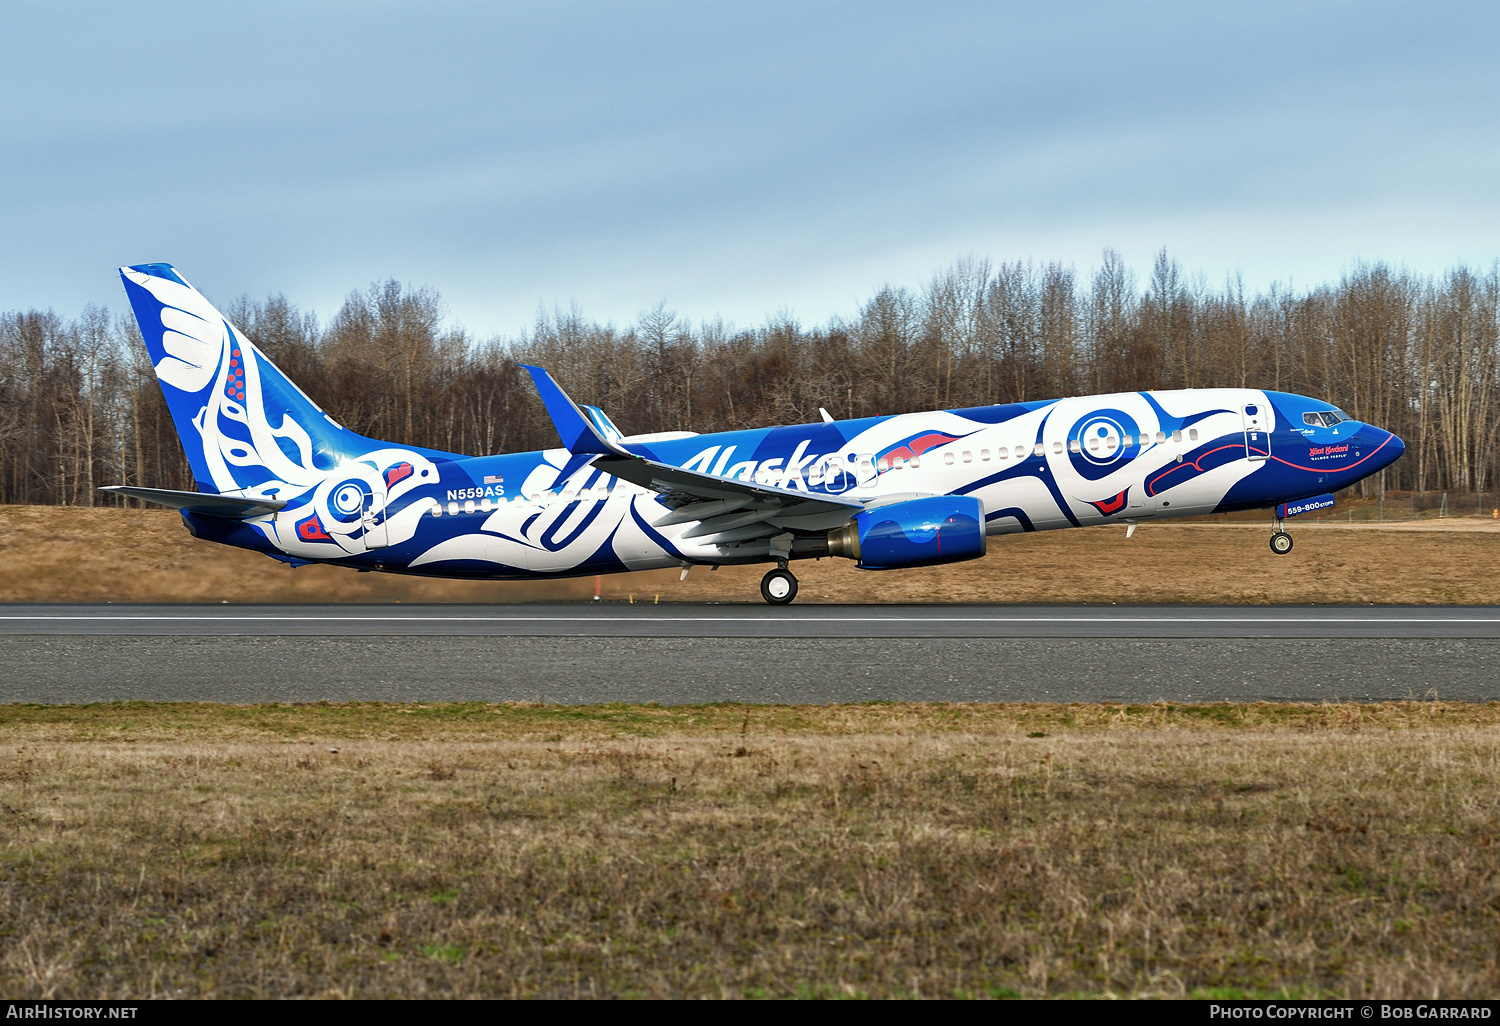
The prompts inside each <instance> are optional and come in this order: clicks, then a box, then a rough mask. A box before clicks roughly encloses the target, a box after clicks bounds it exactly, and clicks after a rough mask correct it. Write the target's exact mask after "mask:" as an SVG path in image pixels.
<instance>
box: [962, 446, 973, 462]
mask: <svg viewBox="0 0 1500 1026" xmlns="http://www.w3.org/2000/svg"><path fill="white" fill-rule="evenodd" d="M964 462H965V463H973V462H974V454H973V453H972V452H970V451H969V450H967V449H965V450H964Z"/></svg>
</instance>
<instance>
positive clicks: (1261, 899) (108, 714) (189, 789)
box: [0, 702, 1500, 997]
mask: <svg viewBox="0 0 1500 1026" xmlns="http://www.w3.org/2000/svg"><path fill="white" fill-rule="evenodd" d="M1497 794H1500V705H1462V704H1451V703H1437V702H1429V703H1398V704H1384V705H1364V706H1358V705H1324V706H1307V705H1251V706H1232V705H1208V706H1172V705H1151V706H1055V705H1053V706H1043V705H1035V706H1020V705H1017V706H966V705H926V706H919V705H861V706H833V707H816V708H813V707H774V706H750V707H743V706H738V707H735V706H712V707H675V708H660V707H650V706H647V707H635V706H632V707H627V706H614V707H610V706H606V707H588V708H565V707H555V706H553V707H548V706H507V705H451V706H386V705H358V706H340V705H310V706H295V707H294V706H257V707H233V706H212V705H147V704H130V705H107V706H92V707H62V706H49V707H22V706H8V707H0V838H3V844H0V990H3V992H4V993H6V994H8V995H11V996H13V997H23V996H35V997H141V996H158V997H159V996H174V995H181V996H188V997H198V996H214V997H226V996H267V997H271V996H292V995H310V996H316V995H324V996H352V997H375V996H382V995H408V996H422V995H428V996H454V997H458V996H492V995H493V996H505V995H546V996H574V995H585V996H635V995H640V996H709V997H719V996H729V997H740V996H747V997H755V996H782V995H792V996H798V995H800V996H828V997H842V996H851V995H872V996H897V995H912V996H917V995H920V996H928V997H930V996H937V997H948V996H976V997H986V996H993V997H1005V996H1015V995H1022V996H1034V995H1051V996H1068V995H1109V994H1115V995H1159V996H1167V997H1172V996H1182V995H1204V996H1206V995H1218V996H1231V995H1275V994H1284V995H1300V996H1315V995H1338V996H1351V997H1354V996H1390V997H1434V996H1446V997H1459V996H1491V995H1493V994H1494V993H1495V992H1496V990H1497V988H1500V942H1497V936H1500V933H1497V928H1500V873H1497V871H1500V859H1497V848H1496V842H1497V838H1500V803H1497V800H1496V795H1497Z"/></svg>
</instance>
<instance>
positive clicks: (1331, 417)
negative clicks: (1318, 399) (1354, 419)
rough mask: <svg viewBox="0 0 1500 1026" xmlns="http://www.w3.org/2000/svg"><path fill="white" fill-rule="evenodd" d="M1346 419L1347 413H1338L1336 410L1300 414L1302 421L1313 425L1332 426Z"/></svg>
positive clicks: (1347, 417)
mask: <svg viewBox="0 0 1500 1026" xmlns="http://www.w3.org/2000/svg"><path fill="white" fill-rule="evenodd" d="M1348 419H1349V416H1348V414H1345V413H1340V412H1339V411H1338V410H1320V411H1319V412H1317V413H1304V414H1303V415H1302V423H1304V424H1311V425H1312V426H1313V427H1333V426H1334V425H1335V424H1339V423H1342V422H1343V421H1346V420H1348Z"/></svg>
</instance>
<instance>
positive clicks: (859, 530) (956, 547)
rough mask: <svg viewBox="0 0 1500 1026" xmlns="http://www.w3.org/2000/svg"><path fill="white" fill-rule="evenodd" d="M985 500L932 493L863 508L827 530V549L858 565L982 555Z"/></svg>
mask: <svg viewBox="0 0 1500 1026" xmlns="http://www.w3.org/2000/svg"><path fill="white" fill-rule="evenodd" d="M985 541H986V537H985V533H984V504H983V503H982V502H980V501H979V500H978V499H976V498H974V497H973V496H970V495H935V496H932V497H931V498H926V499H909V500H907V501H906V502H896V503H892V504H891V505H889V506H880V507H877V508H876V509H867V510H865V511H864V512H863V513H859V514H857V515H856V516H855V517H854V519H853V520H851V521H849V523H848V524H846V525H845V526H843V527H840V528H838V529H837V530H834V531H829V532H828V554H829V555H830V556H844V557H846V558H848V559H854V560H858V561H859V567H860V569H862V570H897V569H900V568H902V567H910V566H938V565H939V564H942V563H958V562H962V561H963V560H965V559H978V558H979V557H980V556H982V555H984V549H985Z"/></svg>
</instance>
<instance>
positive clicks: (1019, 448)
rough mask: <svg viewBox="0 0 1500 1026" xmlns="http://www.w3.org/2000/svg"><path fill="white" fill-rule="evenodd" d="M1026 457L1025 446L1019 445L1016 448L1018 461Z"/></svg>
mask: <svg viewBox="0 0 1500 1026" xmlns="http://www.w3.org/2000/svg"><path fill="white" fill-rule="evenodd" d="M1025 455H1026V446H1024V445H1018V446H1016V459H1020V458H1021V457H1022V456H1025Z"/></svg>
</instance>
